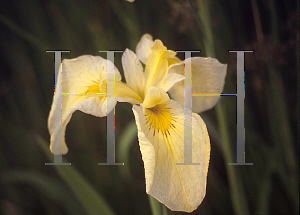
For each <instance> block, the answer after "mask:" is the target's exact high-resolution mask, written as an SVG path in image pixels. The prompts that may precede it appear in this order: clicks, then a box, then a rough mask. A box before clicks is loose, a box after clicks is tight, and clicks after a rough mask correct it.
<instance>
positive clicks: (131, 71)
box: [122, 49, 145, 97]
mask: <svg viewBox="0 0 300 215" xmlns="http://www.w3.org/2000/svg"><path fill="white" fill-rule="evenodd" d="M122 65H123V69H124V75H125V79H126V83H127V85H128V86H130V87H131V88H132V89H133V90H135V91H136V92H137V93H138V94H139V95H140V96H141V97H144V95H143V94H144V92H143V90H144V84H145V78H144V72H143V67H142V65H141V63H140V61H139V59H138V58H137V56H136V54H135V53H133V52H132V51H131V50H129V49H126V50H125V52H124V53H123V55H122Z"/></svg>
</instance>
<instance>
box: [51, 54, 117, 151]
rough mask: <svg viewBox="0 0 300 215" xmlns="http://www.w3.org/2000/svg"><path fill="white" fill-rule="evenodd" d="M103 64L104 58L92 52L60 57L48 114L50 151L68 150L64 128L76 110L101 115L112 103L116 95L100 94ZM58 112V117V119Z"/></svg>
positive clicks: (104, 65)
mask: <svg viewBox="0 0 300 215" xmlns="http://www.w3.org/2000/svg"><path fill="white" fill-rule="evenodd" d="M110 63H111V62H110ZM106 65H107V64H106V60H104V59H102V58H101V57H93V56H81V57H78V58H76V59H72V60H64V61H63V63H62V65H61V68H60V70H59V75H58V77H57V85H56V92H55V95H54V97H53V103H52V107H51V110H50V114H49V118H48V129H49V133H50V136H51V138H50V150H51V152H52V153H54V154H66V153H67V152H68V148H67V146H66V143H65V130H66V126H67V124H68V123H69V121H70V119H71V116H72V114H73V113H74V112H75V111H76V110H80V111H82V112H84V113H87V114H92V115H94V116H98V117H102V116H105V115H107V113H109V112H110V111H111V110H112V109H113V107H114V106H115V104H116V99H115V98H110V97H109V99H108V101H107V98H106V96H105V94H101V92H100V88H99V84H100V82H101V81H102V80H101V77H102V78H106V75H105V74H106ZM61 89H62V90H63V94H62V92H61ZM54 111H57V113H55V112H54ZM60 114H61V121H59V118H60V116H59V115H60ZM54 115H56V119H55V116H54Z"/></svg>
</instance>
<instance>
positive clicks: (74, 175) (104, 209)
mask: <svg viewBox="0 0 300 215" xmlns="http://www.w3.org/2000/svg"><path fill="white" fill-rule="evenodd" d="M36 140H37V142H38V143H39V144H40V146H41V148H42V149H43V151H44V152H45V154H46V155H47V157H48V158H49V159H52V157H53V155H52V154H51V153H50V151H49V149H48V147H47V146H46V145H48V143H47V142H46V141H45V140H43V139H42V138H41V137H39V136H36ZM63 163H68V162H67V161H66V160H65V159H63ZM53 167H54V168H55V170H56V171H57V173H58V174H59V175H60V177H61V178H62V179H63V180H64V181H65V182H66V184H67V185H68V186H69V188H70V189H71V190H72V191H73V193H74V194H75V196H76V197H77V198H78V200H79V201H80V202H81V204H82V206H83V207H84V208H85V210H86V212H87V213H88V214H91V215H92V214H95V215H98V214H107V215H113V214H115V213H114V212H113V210H112V209H111V208H110V206H109V204H108V203H107V202H106V201H105V199H104V198H103V197H102V196H101V195H100V194H99V193H98V192H97V191H96V190H95V188H94V187H93V186H92V185H91V184H90V183H89V182H88V181H87V180H86V179H85V178H84V177H83V176H82V175H81V174H80V173H79V172H78V171H77V170H76V169H75V168H74V167H72V166H69V165H53ZM49 168H50V167H49Z"/></svg>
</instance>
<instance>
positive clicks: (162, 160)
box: [133, 100, 210, 212]
mask: <svg viewBox="0 0 300 215" xmlns="http://www.w3.org/2000/svg"><path fill="white" fill-rule="evenodd" d="M133 112H134V115H135V119H136V123H137V128H138V138H139V144H140V150H141V153H142V159H143V161H144V168H145V178H146V192H147V193H148V194H150V195H152V196H153V197H155V198H156V199H158V200H159V201H160V202H162V203H163V204H165V205H166V206H167V207H168V208H170V209H171V210H175V211H186V212H191V211H193V210H195V209H196V208H197V207H198V206H199V204H200V203H201V202H202V200H203V198H204V196H205V193H206V177H207V171H208V164H209V157H210V140H209V136H208V133H207V129H206V125H205V123H204V122H203V120H202V119H201V117H200V116H199V115H197V114H194V113H193V114H192V161H193V162H194V163H200V165H175V164H176V163H183V162H184V120H185V115H184V108H183V106H182V105H180V104H179V103H177V102H175V101H173V100H169V101H167V102H165V103H162V104H159V105H157V106H155V107H153V108H149V109H147V108H145V107H144V106H143V105H140V106H138V105H134V106H133Z"/></svg>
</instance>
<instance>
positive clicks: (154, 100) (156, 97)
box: [143, 87, 170, 108]
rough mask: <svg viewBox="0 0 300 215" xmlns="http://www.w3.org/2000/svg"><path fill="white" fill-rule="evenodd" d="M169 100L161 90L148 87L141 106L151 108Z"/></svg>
mask: <svg viewBox="0 0 300 215" xmlns="http://www.w3.org/2000/svg"><path fill="white" fill-rule="evenodd" d="M169 99H170V98H169V96H168V94H167V93H166V92H165V91H164V90H163V89H161V88H158V87H149V89H148V91H147V94H146V96H145V100H144V102H143V106H144V107H145V108H152V107H153V106H155V105H157V104H161V103H164V102H166V101H168V100H169Z"/></svg>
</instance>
